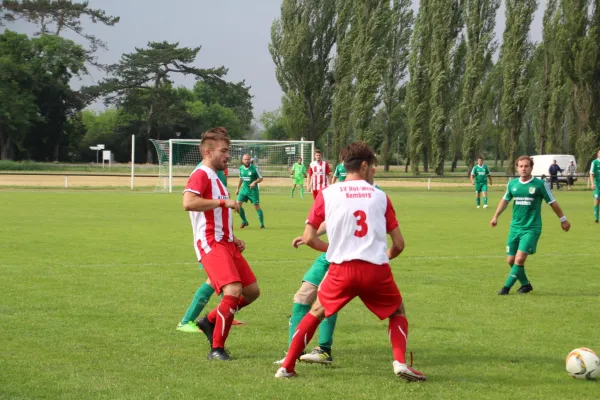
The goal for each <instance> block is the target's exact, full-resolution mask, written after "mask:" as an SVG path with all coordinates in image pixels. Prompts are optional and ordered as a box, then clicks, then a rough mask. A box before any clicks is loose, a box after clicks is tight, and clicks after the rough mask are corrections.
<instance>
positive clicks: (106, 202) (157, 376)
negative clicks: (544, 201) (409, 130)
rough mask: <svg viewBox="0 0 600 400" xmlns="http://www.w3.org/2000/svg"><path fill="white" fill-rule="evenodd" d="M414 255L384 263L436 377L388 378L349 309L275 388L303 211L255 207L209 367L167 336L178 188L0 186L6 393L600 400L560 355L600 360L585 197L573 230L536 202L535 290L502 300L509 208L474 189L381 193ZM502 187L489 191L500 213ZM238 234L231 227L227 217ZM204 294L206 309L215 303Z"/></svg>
mask: <svg viewBox="0 0 600 400" xmlns="http://www.w3.org/2000/svg"><path fill="white" fill-rule="evenodd" d="M389 193H390V196H391V198H392V201H393V203H394V205H395V207H396V211H397V214H398V218H399V220H400V223H401V228H402V231H403V233H404V235H405V238H406V242H407V247H406V250H405V252H404V253H403V254H402V255H401V256H400V257H399V258H398V259H397V260H394V261H393V262H392V268H393V270H394V273H395V276H396V280H397V282H398V285H399V287H400V289H401V291H402V294H403V297H404V300H405V304H406V307H407V313H408V318H409V323H410V336H409V350H410V351H413V352H414V355H415V366H416V367H417V368H419V369H420V370H422V371H423V372H424V373H426V374H427V375H428V377H429V379H430V380H429V381H428V382H425V383H421V384H410V383H406V382H404V381H400V380H398V379H397V378H396V377H395V376H394V375H393V373H392V368H391V349H390V344H389V342H388V339H387V333H386V326H387V324H386V323H385V322H380V321H378V320H377V319H376V318H375V317H374V316H372V315H371V314H369V312H368V311H367V310H366V309H365V308H364V307H363V306H362V304H361V303H360V302H359V301H358V300H355V301H354V302H352V303H351V304H350V305H349V306H348V307H347V308H346V309H344V310H343V311H342V312H341V313H340V317H339V319H338V329H337V331H336V335H335V344H334V357H335V363H334V365H332V366H331V367H321V366H314V365H299V366H298V369H297V371H298V373H299V374H300V376H299V377H298V378H297V379H295V380H289V381H285V380H284V381H279V380H276V379H274V378H273V374H274V373H275V370H276V366H275V365H273V364H272V362H273V361H274V360H276V359H279V358H281V357H282V355H283V351H284V350H285V349H286V347H287V326H288V324H287V320H288V316H289V314H290V310H291V304H292V297H293V294H294V292H295V291H296V289H297V288H298V287H299V283H300V279H301V277H302V275H303V273H304V272H305V271H306V269H308V267H309V266H310V265H311V263H312V261H313V260H314V259H315V258H316V256H317V253H316V252H314V251H312V250H310V249H307V248H300V249H297V250H295V249H293V248H292V247H291V246H290V243H291V240H292V238H293V237H295V236H296V235H298V234H299V233H301V231H302V229H303V222H304V219H305V217H306V213H307V211H308V208H309V206H310V203H311V201H310V200H309V199H308V198H307V199H304V200H303V201H302V200H300V199H294V200H293V201H290V199H289V198H287V197H286V196H284V195H276V194H265V195H264V196H263V198H262V200H263V208H264V210H265V219H266V224H267V229H266V230H264V231H261V230H259V229H258V226H257V225H258V223H257V218H256V215H255V214H254V212H253V211H251V210H250V209H248V210H247V215H248V217H249V220H250V224H251V225H250V227H249V228H247V229H245V230H243V231H240V230H238V231H237V234H238V235H239V236H240V237H241V238H242V239H244V240H246V243H247V250H246V253H245V255H246V258H247V259H248V261H249V262H250V264H251V265H252V267H253V269H254V271H255V273H256V275H257V277H258V279H259V283H260V286H261V288H262V297H261V298H260V299H259V300H258V301H257V303H255V304H253V305H252V306H250V307H248V308H247V309H245V310H244V311H243V312H242V313H241V314H240V315H239V316H238V318H239V319H242V320H244V321H246V322H248V325H247V326H243V327H234V328H233V329H232V332H231V335H230V339H229V341H228V347H229V349H230V350H231V354H232V356H233V357H234V358H235V361H234V362H232V363H211V362H209V361H207V360H206V359H205V357H206V354H207V352H208V345H207V344H206V341H205V340H203V338H202V337H201V336H200V335H195V334H185V333H181V332H177V331H176V330H175V326H176V325H177V322H178V321H179V319H180V318H181V317H182V315H183V313H184V312H185V310H186V308H187V306H188V304H189V302H190V300H191V298H192V295H193V293H194V291H195V290H196V288H197V287H198V286H199V285H200V283H201V282H202V281H203V280H204V279H205V276H204V275H203V272H200V271H199V270H198V268H197V263H196V262H195V261H194V252H193V248H192V238H191V229H190V222H189V217H188V216H187V215H186V213H185V212H183V211H182V209H181V206H180V201H181V198H180V196H179V195H175V194H173V195H167V194H152V193H127V192H84V191H77V192H74V191H42V192H39V191H38V192H32V191H12V190H5V191H0V204H2V207H0V221H1V223H0V275H1V280H0V290H1V293H2V297H1V299H2V300H1V301H0V326H1V327H2V328H1V329H0V371H1V372H0V398H7V399H8V398H10V399H77V400H80V399H88V398H94V399H166V398H199V399H209V398H217V399H231V398H241V399H307V398H314V399H317V398H319V399H320V398H323V399H330V398H338V399H373V398H376V399H398V398H404V399H506V398H516V399H519V398H528V399H574V398H578V399H598V398H599V396H600V386H599V383H598V382H586V381H575V380H572V379H571V378H569V377H568V375H567V373H566V372H565V371H564V358H565V356H566V355H567V353H568V352H569V351H570V350H572V349H573V348H576V347H582V346H586V347H591V348H593V349H596V350H597V351H598V350H600V337H599V335H598V312H599V311H600V308H599V306H598V304H599V300H600V296H599V293H600V269H599V268H598V254H599V253H598V250H597V247H596V246H595V244H594V241H595V240H596V239H597V238H598V237H599V236H598V235H599V232H600V231H599V229H600V227H599V226H597V225H594V224H593V223H592V204H591V203H592V198H591V194H590V193H589V192H585V193H584V192H574V193H566V192H563V191H561V192H560V193H558V194H557V197H558V200H559V202H560V203H561V205H562V207H563V208H564V210H565V212H566V214H567V215H568V216H569V219H570V221H571V222H572V224H573V228H572V230H571V232H568V233H563V232H562V231H560V227H559V223H558V220H557V218H556V217H555V216H554V215H552V213H551V210H550V208H549V207H545V208H544V232H543V235H542V238H541V240H540V243H539V246H538V254H536V255H535V256H533V257H531V259H530V260H529V261H528V263H527V269H528V274H529V276H530V278H531V280H532V283H533V285H534V287H535V291H534V292H533V293H531V294H530V295H527V296H518V295H516V294H513V295H510V296H507V297H499V296H497V295H496V292H497V290H498V289H500V287H501V286H502V284H503V282H504V279H505V277H506V274H507V273H508V270H509V269H508V266H507V265H506V263H505V261H504V258H505V257H504V247H505V240H506V236H507V231H508V224H509V222H510V212H507V213H506V214H505V215H503V216H502V218H501V220H500V226H499V227H498V228H495V229H492V228H490V227H489V220H490V218H491V215H492V212H493V211H492V209H487V210H483V209H480V210H477V209H475V207H474V201H473V199H472V197H473V196H472V194H471V193H470V192H466V191H462V192H456V191H451V192H446V193H440V192H435V193H434V192H431V193H427V192H416V191H404V190H402V191H390V192H389ZM498 197H499V193H493V194H492V198H491V203H492V208H494V207H495V205H496V204H497V201H498ZM235 222H236V223H237V224H239V218H238V217H236V221H235ZM215 304H216V300H215V299H213V300H212V301H211V303H210V306H214V305H215Z"/></svg>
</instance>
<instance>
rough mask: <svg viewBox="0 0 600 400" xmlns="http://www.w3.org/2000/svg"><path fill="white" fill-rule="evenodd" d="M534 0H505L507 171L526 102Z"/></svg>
mask: <svg viewBox="0 0 600 400" xmlns="http://www.w3.org/2000/svg"><path fill="white" fill-rule="evenodd" d="M536 6H537V4H536V0H507V1H506V28H505V30H504V35H503V43H502V54H501V58H502V65H503V68H504V70H503V80H504V83H503V86H504V92H503V95H502V118H503V126H504V132H503V134H504V136H503V139H504V143H505V148H506V153H507V161H508V166H507V172H509V173H510V174H512V175H514V173H515V160H516V153H517V147H518V144H519V135H520V134H521V126H522V125H521V123H522V119H523V115H524V114H525V106H526V103H527V95H528V93H527V87H528V85H527V83H528V82H527V77H528V71H527V65H528V63H529V59H530V57H531V45H530V43H529V42H528V39H527V37H528V34H529V27H530V25H531V20H532V18H533V13H534V12H535V9H536Z"/></svg>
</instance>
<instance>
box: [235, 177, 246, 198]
mask: <svg viewBox="0 0 600 400" xmlns="http://www.w3.org/2000/svg"><path fill="white" fill-rule="evenodd" d="M243 182H244V181H243V180H242V178H240V180H239V181H238V185H237V189H236V191H235V194H240V188H241V187H242V183H243Z"/></svg>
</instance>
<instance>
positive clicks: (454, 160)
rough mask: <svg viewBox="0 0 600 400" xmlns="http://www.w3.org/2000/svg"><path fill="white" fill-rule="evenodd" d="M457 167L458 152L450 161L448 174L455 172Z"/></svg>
mask: <svg viewBox="0 0 600 400" xmlns="http://www.w3.org/2000/svg"><path fill="white" fill-rule="evenodd" d="M457 165H458V151H457V152H455V153H454V158H453V159H452V165H451V166H450V172H454V171H455V170H456V166H457Z"/></svg>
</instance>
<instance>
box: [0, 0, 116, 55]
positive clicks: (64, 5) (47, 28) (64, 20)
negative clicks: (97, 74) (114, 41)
mask: <svg viewBox="0 0 600 400" xmlns="http://www.w3.org/2000/svg"><path fill="white" fill-rule="evenodd" d="M83 17H88V18H89V19H91V21H92V22H93V23H98V22H100V23H102V24H104V25H107V26H114V25H115V24H117V23H118V22H119V20H120V18H119V17H113V16H110V15H107V14H106V12H105V11H104V10H101V9H94V8H90V7H89V2H88V1H83V2H81V3H73V2H72V1H71V0H2V5H1V6H0V24H1V22H2V20H4V21H6V22H14V21H18V20H26V21H27V22H31V23H33V24H36V25H38V26H39V27H40V31H39V32H38V35H57V36H59V35H60V34H61V33H62V32H63V31H66V30H68V31H71V32H74V33H75V34H77V35H79V36H81V37H83V38H84V39H85V40H87V41H88V42H89V44H90V49H89V51H88V52H87V54H86V57H87V61H89V62H91V63H92V64H93V65H96V66H99V65H98V63H97V62H96V59H95V58H94V57H93V56H92V54H93V53H94V52H95V51H96V50H98V48H102V49H107V47H106V43H104V42H103V41H102V40H100V39H99V38H97V37H96V36H94V35H92V34H90V33H87V32H85V31H84V29H83V26H82V24H81V20H82V19H83Z"/></svg>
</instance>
